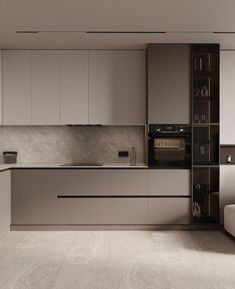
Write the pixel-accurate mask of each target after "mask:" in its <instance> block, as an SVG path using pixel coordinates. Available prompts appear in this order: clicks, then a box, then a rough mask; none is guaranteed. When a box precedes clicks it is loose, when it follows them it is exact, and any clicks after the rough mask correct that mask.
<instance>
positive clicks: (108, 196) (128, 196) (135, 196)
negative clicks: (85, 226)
mask: <svg viewBox="0 0 235 289" xmlns="http://www.w3.org/2000/svg"><path fill="white" fill-rule="evenodd" d="M57 198H58V199H102V198H103V199H104V198H106V199H111V198H112V199H114V198H135V199H136V198H191V196H185V195H157V196H156V195H153V196H150V195H148V196H146V195H100V196H96V195H87V196H84V195H80V196H79V195H57Z"/></svg>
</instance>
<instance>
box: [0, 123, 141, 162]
mask: <svg viewBox="0 0 235 289" xmlns="http://www.w3.org/2000/svg"><path fill="white" fill-rule="evenodd" d="M132 146H134V147H135V148H136V153H137V162H140V163H143V162H144V126H0V155H1V159H0V162H2V152H3V151H7V150H13V151H14V150H16V151H18V162H19V163H67V162H94V161H95V162H102V163H128V162H129V158H120V157H118V151H119V150H130V149H131V147H132Z"/></svg>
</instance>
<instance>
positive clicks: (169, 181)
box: [148, 169, 191, 196]
mask: <svg viewBox="0 0 235 289" xmlns="http://www.w3.org/2000/svg"><path fill="white" fill-rule="evenodd" d="M148 177H149V178H148V186H149V187H148V191H149V195H151V196H153V195H155V196H159V195H160V196H176V195H177V196H189V195H190V193H191V188H190V183H191V182H190V170H187V169H171V170H164V169H163V170H162V169H152V170H151V169H150V170H148Z"/></svg>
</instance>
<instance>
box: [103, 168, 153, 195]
mask: <svg viewBox="0 0 235 289" xmlns="http://www.w3.org/2000/svg"><path fill="white" fill-rule="evenodd" d="M104 193H105V194H107V195H110V194H111V195H134V196H139V195H142V196H147V195H148V170H141V169H137V170H135V169H123V170H120V169H116V170H105V171H104Z"/></svg>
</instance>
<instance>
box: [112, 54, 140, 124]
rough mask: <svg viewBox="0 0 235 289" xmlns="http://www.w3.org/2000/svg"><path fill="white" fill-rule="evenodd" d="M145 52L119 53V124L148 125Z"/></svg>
mask: <svg viewBox="0 0 235 289" xmlns="http://www.w3.org/2000/svg"><path fill="white" fill-rule="evenodd" d="M145 82H146V61H145V50H119V51H117V123H118V124H145V123H146V83H145Z"/></svg>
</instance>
